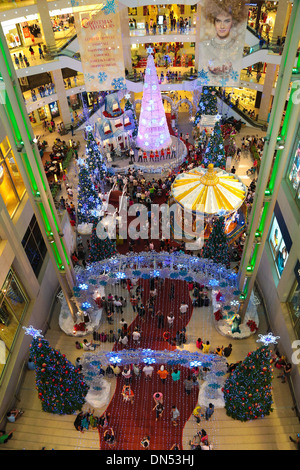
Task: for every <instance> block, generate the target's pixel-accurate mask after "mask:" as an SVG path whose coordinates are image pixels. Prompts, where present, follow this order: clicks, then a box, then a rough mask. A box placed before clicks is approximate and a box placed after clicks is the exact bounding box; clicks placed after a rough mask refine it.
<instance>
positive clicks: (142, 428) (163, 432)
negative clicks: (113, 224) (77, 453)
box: [99, 279, 199, 450]
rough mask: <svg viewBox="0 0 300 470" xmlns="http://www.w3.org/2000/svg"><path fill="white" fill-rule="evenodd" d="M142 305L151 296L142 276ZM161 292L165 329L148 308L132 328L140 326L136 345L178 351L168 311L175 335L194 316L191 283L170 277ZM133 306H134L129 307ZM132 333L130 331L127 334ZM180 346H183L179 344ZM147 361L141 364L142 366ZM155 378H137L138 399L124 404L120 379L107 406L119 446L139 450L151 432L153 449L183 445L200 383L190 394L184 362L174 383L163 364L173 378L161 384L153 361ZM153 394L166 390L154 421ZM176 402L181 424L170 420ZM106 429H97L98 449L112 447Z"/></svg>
mask: <svg viewBox="0 0 300 470" xmlns="http://www.w3.org/2000/svg"><path fill="white" fill-rule="evenodd" d="M172 283H173V284H174V296H173V298H170V297H171V296H170V293H171V284H172ZM141 285H142V287H143V289H144V290H143V294H142V295H143V297H142V298H143V303H144V305H145V306H146V304H147V301H148V299H149V292H150V283H149V281H146V280H142V281H141ZM157 291H158V295H157V298H156V301H155V311H156V312H157V311H158V310H160V311H161V312H163V313H164V322H165V328H158V321H157V318H156V317H154V318H152V317H151V315H150V313H149V312H148V311H147V309H146V315H145V317H144V322H143V323H142V322H141V320H140V318H139V317H138V316H137V317H136V318H135V320H134V321H133V323H132V324H131V325H130V326H129V331H130V332H131V331H132V330H133V328H134V327H135V326H136V325H139V326H140V327H141V330H142V335H141V341H140V344H139V346H138V347H141V348H150V349H153V350H165V349H169V350H172V349H176V346H171V345H170V344H169V343H167V342H165V341H164V339H163V332H164V331H165V330H166V329H167V318H166V317H167V315H168V314H169V313H170V312H173V314H174V316H175V322H174V325H173V327H172V333H173V335H174V337H175V334H176V331H177V330H180V329H182V327H183V326H186V325H187V324H188V322H189V320H190V318H191V315H192V310H193V307H192V302H191V299H190V297H189V292H188V285H187V283H185V282H183V281H178V280H171V279H167V280H165V281H164V282H161V283H159V285H158V286H157ZM182 301H184V302H186V303H187V304H188V306H189V308H188V311H187V313H186V314H185V316H184V318H183V319H181V318H180V314H179V307H180V304H181V302H182ZM129 308H131V307H129ZM129 336H130V335H129ZM133 347H134V345H133V342H132V338H131V337H130V339H129V343H128V345H127V349H128V348H133ZM122 348H123V346H122V345H119V344H116V345H115V347H114V350H120V349H122ZM179 348H182V346H179ZM143 366H144V364H141V367H143ZM153 366H154V372H153V376H152V380H151V381H148V380H146V379H145V376H144V374H143V373H142V374H140V376H139V377H133V380H132V383H131V387H132V390H133V392H134V394H135V397H134V403H133V404H130V403H124V402H123V397H122V395H121V391H122V388H123V385H124V380H123V378H122V377H119V378H118V379H117V386H116V390H115V393H114V395H113V397H112V399H111V402H110V404H109V405H108V408H107V412H108V413H110V419H109V426H110V427H112V428H113V430H114V432H115V436H116V444H115V447H114V448H115V449H117V450H141V449H142V446H141V444H140V441H141V439H142V438H143V437H144V436H145V435H148V436H149V437H150V450H169V449H171V447H172V445H173V444H174V443H177V444H179V445H180V448H181V449H182V432H183V428H184V425H185V423H186V421H187V420H188V419H189V417H190V415H191V413H192V411H193V409H194V407H195V405H196V403H197V399H198V392H199V388H198V386H195V387H194V388H193V390H192V392H191V394H190V395H187V394H186V392H185V390H184V383H183V382H184V380H185V378H186V377H187V376H188V375H189V369H188V368H187V367H185V366H183V365H180V366H179V367H178V368H179V369H180V371H181V378H180V380H179V381H178V382H173V380H172V378H171V368H172V367H174V366H171V365H168V364H164V366H165V368H166V369H167V370H168V371H169V373H170V374H169V376H168V378H167V381H166V382H165V383H162V382H161V380H160V378H159V376H158V375H157V370H158V369H159V367H160V366H161V364H154V365H153ZM155 392H161V393H163V397H164V407H165V409H164V412H163V415H162V418H160V419H159V420H158V421H157V422H156V414H155V411H152V410H153V407H154V405H155V403H154V400H153V395H154V393H155ZM172 405H176V406H177V408H178V410H179V411H180V418H179V424H178V426H176V427H175V426H174V425H173V424H172V422H171V415H170V413H171V408H172ZM103 433H104V430H102V429H100V430H99V437H100V448H101V449H110V447H109V446H108V444H107V443H106V442H105V441H104V439H103Z"/></svg>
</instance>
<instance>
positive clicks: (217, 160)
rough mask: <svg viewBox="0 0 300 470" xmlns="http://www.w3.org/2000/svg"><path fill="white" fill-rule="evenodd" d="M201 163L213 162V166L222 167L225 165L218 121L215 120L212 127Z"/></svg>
mask: <svg viewBox="0 0 300 470" xmlns="http://www.w3.org/2000/svg"><path fill="white" fill-rule="evenodd" d="M203 163H204V165H208V164H209V163H213V165H214V166H215V167H219V168H223V169H225V167H226V156H225V148H224V140H223V135H222V131H221V126H220V123H219V121H216V123H215V126H214V129H213V131H212V133H211V136H210V138H209V141H208V144H207V146H206V150H205V154H204V157H203Z"/></svg>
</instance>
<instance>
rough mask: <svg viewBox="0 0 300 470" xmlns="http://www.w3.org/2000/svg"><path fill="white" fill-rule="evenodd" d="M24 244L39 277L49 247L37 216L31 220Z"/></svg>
mask: <svg viewBox="0 0 300 470" xmlns="http://www.w3.org/2000/svg"><path fill="white" fill-rule="evenodd" d="M22 245H23V247H24V250H25V252H26V255H27V258H28V260H29V262H30V264H31V267H32V269H33V271H34V273H35V275H36V277H38V275H39V273H40V271H41V268H42V265H43V262H44V259H45V256H46V253H47V247H46V244H45V242H44V239H43V236H42V233H41V230H40V228H39V226H38V223H37V220H36V217H35V216H33V218H32V219H31V221H30V224H29V226H28V229H27V230H26V233H25V235H24V238H23V240H22Z"/></svg>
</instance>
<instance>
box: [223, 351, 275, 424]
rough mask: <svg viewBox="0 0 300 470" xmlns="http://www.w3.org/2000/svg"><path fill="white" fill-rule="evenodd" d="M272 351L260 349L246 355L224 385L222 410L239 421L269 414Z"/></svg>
mask: <svg viewBox="0 0 300 470" xmlns="http://www.w3.org/2000/svg"><path fill="white" fill-rule="evenodd" d="M270 361H271V351H270V349H269V348H268V347H267V346H261V347H260V348H259V349H257V350H256V351H254V352H251V353H249V354H248V356H247V357H246V359H245V360H244V361H243V362H242V363H240V364H239V365H238V366H237V367H236V369H235V370H234V371H233V372H232V374H231V375H230V377H229V378H228V379H227V380H226V382H225V384H224V390H223V391H224V400H225V409H226V413H227V415H228V416H231V417H232V418H233V419H237V420H239V421H249V420H253V419H257V418H263V417H264V416H267V415H269V414H270V413H271V412H272V403H273V401H272V378H273V369H272V367H271V362H270Z"/></svg>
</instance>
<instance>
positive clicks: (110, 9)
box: [102, 0, 117, 15]
mask: <svg viewBox="0 0 300 470" xmlns="http://www.w3.org/2000/svg"><path fill="white" fill-rule="evenodd" d="M116 10H117V5H116V3H115V0H106V5H105V6H104V7H103V8H102V11H104V14H105V15H110V14H111V13H116Z"/></svg>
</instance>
